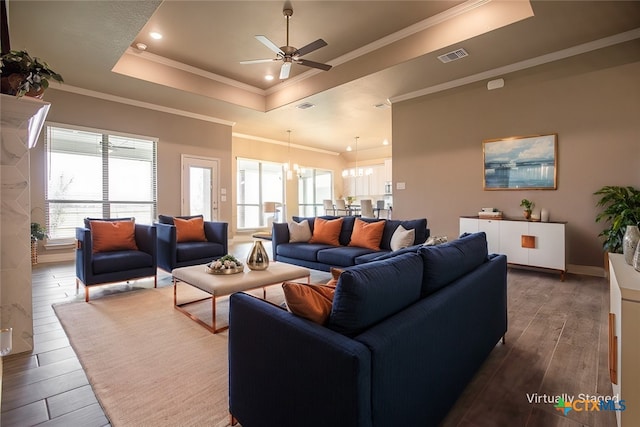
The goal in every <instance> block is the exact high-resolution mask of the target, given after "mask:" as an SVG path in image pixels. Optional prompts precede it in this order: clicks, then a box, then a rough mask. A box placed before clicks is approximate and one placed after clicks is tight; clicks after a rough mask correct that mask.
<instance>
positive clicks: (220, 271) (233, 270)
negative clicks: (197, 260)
mask: <svg viewBox="0 0 640 427" xmlns="http://www.w3.org/2000/svg"><path fill="white" fill-rule="evenodd" d="M205 271H206V272H207V273H209V274H236V273H242V272H243V271H244V265H241V266H239V267H236V268H220V269H218V268H211V267H209V264H207V265H206V266H205Z"/></svg>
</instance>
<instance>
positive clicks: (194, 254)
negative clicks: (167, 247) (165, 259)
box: [176, 242, 226, 262]
mask: <svg viewBox="0 0 640 427" xmlns="http://www.w3.org/2000/svg"><path fill="white" fill-rule="evenodd" d="M223 255H226V253H225V250H224V245H223V244H222V243H216V242H183V243H178V244H177V245H176V261H177V262H185V261H193V260H196V259H205V258H208V259H210V260H213V259H214V258H217V257H221V256H223Z"/></svg>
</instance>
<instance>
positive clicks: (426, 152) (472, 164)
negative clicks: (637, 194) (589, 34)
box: [393, 40, 640, 267]
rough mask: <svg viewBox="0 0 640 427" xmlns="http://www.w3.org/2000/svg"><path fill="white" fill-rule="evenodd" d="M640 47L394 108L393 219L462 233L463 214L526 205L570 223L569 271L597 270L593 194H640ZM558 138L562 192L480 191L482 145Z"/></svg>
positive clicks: (512, 212)
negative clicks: (401, 186)
mask: <svg viewBox="0 0 640 427" xmlns="http://www.w3.org/2000/svg"><path fill="white" fill-rule="evenodd" d="M639 61H640V42H639V41H637V40H636V41H633V42H628V43H625V44H623V45H618V46H615V47H612V48H608V49H602V50H599V51H594V52H591V53H588V54H583V55H580V56H577V57H573V58H569V59H566V60H563V61H559V62H556V63H552V64H547V65H542V66H538V67H535V68H531V69H528V70H524V71H521V72H517V73H513V74H510V75H506V76H504V79H505V87H504V88H502V89H498V90H493V91H488V90H487V88H486V81H483V82H478V83H474V84H469V85H467V86H463V87H459V88H456V89H451V90H449V91H446V92H441V93H437V94H432V95H428V96H423V97H421V98H416V99H412V100H408V101H404V102H400V103H397V104H394V105H393V181H394V185H395V183H397V182H405V183H406V190H396V189H395V188H394V217H398V218H415V217H425V216H426V217H427V218H428V221H429V227H430V228H431V231H432V234H435V235H446V236H448V237H449V238H450V239H451V238H453V237H456V236H457V235H458V219H459V217H460V216H461V215H475V214H476V213H477V212H478V211H479V209H480V208H481V207H488V206H491V207H496V208H498V209H500V210H501V211H503V212H504V213H505V214H506V215H507V216H512V217H521V215H522V213H521V212H522V209H521V208H520V207H519V204H520V200H521V199H523V198H528V199H530V200H533V201H534V202H535V203H536V206H537V207H539V208H540V207H545V208H547V209H548V210H549V212H550V216H551V220H556V221H567V223H568V224H567V244H568V260H567V262H568V263H569V264H577V265H582V266H597V267H602V266H603V253H602V242H601V241H600V239H599V238H598V237H597V236H598V234H599V233H600V231H601V230H602V225H601V224H599V223H595V217H596V215H597V213H598V212H599V210H598V209H596V207H595V203H596V201H597V197H596V196H594V195H593V194H592V193H593V192H594V191H596V190H598V189H599V188H601V187H602V186H604V185H624V186H626V185H631V186H634V187H636V188H640V119H639V116H640V114H639V113H640V78H639V77H638V76H640V62H639ZM547 133H557V134H558V189H557V190H537V191H536V190H527V191H483V188H482V180H483V178H482V174H483V164H482V159H483V157H482V141H483V140H485V139H494V138H502V137H509V136H524V135H538V134H547Z"/></svg>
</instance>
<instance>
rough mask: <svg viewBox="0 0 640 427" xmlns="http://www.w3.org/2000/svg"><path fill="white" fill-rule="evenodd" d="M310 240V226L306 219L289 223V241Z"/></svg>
mask: <svg viewBox="0 0 640 427" xmlns="http://www.w3.org/2000/svg"><path fill="white" fill-rule="evenodd" d="M309 240H311V228H310V227H309V221H307V220H306V219H305V220H304V221H302V222H295V221H293V222H290V223H289V242H290V243H295V242H308V241H309Z"/></svg>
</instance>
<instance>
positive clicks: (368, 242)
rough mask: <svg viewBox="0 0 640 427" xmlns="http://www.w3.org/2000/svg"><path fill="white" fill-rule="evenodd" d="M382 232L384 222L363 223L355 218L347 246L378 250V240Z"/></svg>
mask: <svg viewBox="0 0 640 427" xmlns="http://www.w3.org/2000/svg"><path fill="white" fill-rule="evenodd" d="M383 231H384V221H376V222H365V221H363V220H361V219H360V218H356V220H355V223H354V226H353V232H352V233H351V241H350V242H349V246H357V247H361V248H367V249H371V250H374V251H379V250H380V239H382V232H383Z"/></svg>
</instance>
